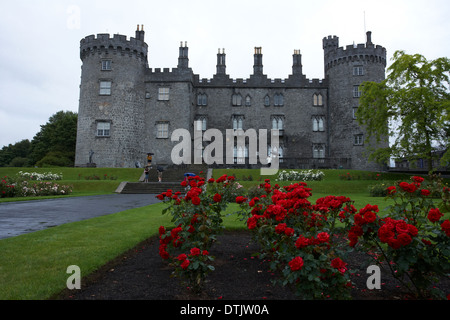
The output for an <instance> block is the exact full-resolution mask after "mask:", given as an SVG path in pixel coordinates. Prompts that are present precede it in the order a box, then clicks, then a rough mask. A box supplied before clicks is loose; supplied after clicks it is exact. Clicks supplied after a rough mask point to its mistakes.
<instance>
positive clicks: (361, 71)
mask: <svg viewBox="0 0 450 320" xmlns="http://www.w3.org/2000/svg"><path fill="white" fill-rule="evenodd" d="M323 49H324V66H325V77H326V78H327V80H328V82H329V101H330V103H329V118H330V119H329V124H330V128H329V130H330V137H331V138H330V142H329V146H328V148H329V149H328V152H329V153H330V154H333V155H334V157H339V158H351V159H352V160H351V161H352V163H351V167H352V168H354V169H363V168H364V169H366V170H370V169H373V170H377V169H379V167H378V166H377V165H376V164H374V163H373V164H368V161H367V156H368V155H367V153H366V152H365V146H367V144H368V141H366V138H367V137H366V133H365V130H364V128H361V127H360V126H359V124H358V122H357V120H356V117H355V114H356V111H357V108H358V105H359V97H360V95H361V92H360V88H359V86H360V85H361V84H362V83H363V82H365V81H374V82H381V81H382V80H384V79H385V68H386V49H385V48H383V47H382V46H379V45H377V46H375V45H374V44H373V43H372V33H371V32H367V41H366V43H365V44H358V45H348V46H346V48H342V47H339V38H338V37H336V36H333V37H331V36H329V37H328V38H324V39H323ZM387 143H388V142H387V141H386V142H384V143H382V145H380V146H386V144H387Z"/></svg>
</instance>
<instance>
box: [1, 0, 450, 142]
mask: <svg viewBox="0 0 450 320" xmlns="http://www.w3.org/2000/svg"><path fill="white" fill-rule="evenodd" d="M449 16H450V2H449V1H448V0H428V1H423V0H420V1H419V0H405V1H403V0H379V1H366V0H339V1H336V0H334V1H303V0H277V1H273V0H272V1H266V0H239V1H237V0H227V1H216V0H189V1H186V0H184V1H181V0H166V1H155V0H150V1H149V0H134V1H130V2H125V1H103V0H89V1H87V0H80V1H77V0H69V1H68V0H15V1H1V2H0V41H1V42H0V43H1V46H0V48H1V49H0V123H1V125H0V148H1V147H2V146H4V145H8V144H10V143H15V142H18V141H20V140H22V139H30V140H31V139H32V138H33V136H34V135H35V134H36V133H37V132H38V131H39V130H40V125H43V124H45V123H46V122H47V120H48V118H49V117H50V116H52V115H53V114H54V113H56V112H57V111H60V110H70V111H75V112H77V111H78V97H79V84H80V75H81V69H80V67H81V61H80V58H79V43H80V40H81V39H82V38H83V37H85V36H87V35H91V34H97V33H110V34H115V33H120V34H124V35H127V36H128V37H132V36H133V37H134V32H135V30H136V25H137V24H139V25H141V24H143V25H144V29H145V31H146V34H145V40H146V42H147V43H148V45H149V55H148V57H149V65H150V67H151V68H173V67H176V65H177V58H178V47H179V44H180V41H187V44H188V46H189V64H190V67H191V68H193V70H194V72H195V73H196V74H199V75H200V77H202V78H211V77H212V75H213V74H214V73H215V68H216V54H217V49H218V48H225V52H226V54H227V61H226V63H227V73H228V74H229V75H230V76H231V77H232V78H248V77H249V75H250V74H251V73H252V71H253V51H254V50H253V48H254V47H256V46H257V47H262V53H263V55H264V56H263V64H264V73H265V74H267V76H268V77H269V78H287V77H288V75H289V74H290V73H291V70H292V54H293V52H294V50H300V51H301V53H302V63H303V73H304V74H305V75H306V77H308V78H323V77H324V75H323V51H322V38H323V37H325V36H328V35H336V36H338V37H339V40H340V43H339V44H340V46H346V45H349V44H353V43H356V44H357V43H364V42H365V31H366V30H367V31H372V41H373V42H374V43H375V44H379V45H382V46H384V47H386V49H387V51H388V59H389V60H390V59H391V57H392V55H393V53H394V52H395V51H396V50H404V51H406V52H407V53H411V54H414V53H420V54H422V55H424V56H425V57H426V58H428V59H435V58H438V57H443V56H447V57H448V56H450V42H449V35H450V31H449V30H450V19H449ZM364 17H365V19H364ZM364 22H365V23H364Z"/></svg>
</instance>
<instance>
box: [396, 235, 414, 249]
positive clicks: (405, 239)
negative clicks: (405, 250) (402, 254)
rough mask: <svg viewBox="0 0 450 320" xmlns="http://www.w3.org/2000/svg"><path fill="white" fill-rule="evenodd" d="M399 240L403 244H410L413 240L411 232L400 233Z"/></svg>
mask: <svg viewBox="0 0 450 320" xmlns="http://www.w3.org/2000/svg"><path fill="white" fill-rule="evenodd" d="M397 240H398V241H399V242H400V244H401V245H402V246H407V245H408V244H410V243H411V241H412V239H411V237H410V236H409V234H407V233H400V234H399V235H398V236H397Z"/></svg>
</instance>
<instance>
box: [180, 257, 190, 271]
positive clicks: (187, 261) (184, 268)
mask: <svg viewBox="0 0 450 320" xmlns="http://www.w3.org/2000/svg"><path fill="white" fill-rule="evenodd" d="M189 264H190V261H189V260H188V259H186V260H184V261H183V263H182V264H181V268H183V270H186V269H187V268H188V267H189Z"/></svg>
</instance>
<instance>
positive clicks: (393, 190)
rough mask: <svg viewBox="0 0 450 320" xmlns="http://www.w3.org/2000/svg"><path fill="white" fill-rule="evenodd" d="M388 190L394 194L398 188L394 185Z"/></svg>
mask: <svg viewBox="0 0 450 320" xmlns="http://www.w3.org/2000/svg"><path fill="white" fill-rule="evenodd" d="M386 190H387V192H388V194H394V193H396V192H397V189H396V188H395V187H394V186H392V187H389V188H387V189H386Z"/></svg>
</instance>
